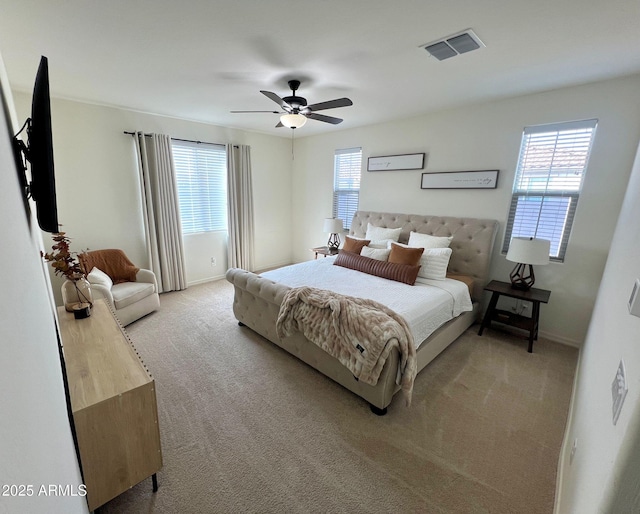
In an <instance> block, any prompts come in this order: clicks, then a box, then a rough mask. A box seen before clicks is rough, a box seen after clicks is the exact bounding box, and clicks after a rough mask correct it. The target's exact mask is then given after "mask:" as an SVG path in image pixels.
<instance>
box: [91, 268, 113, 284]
mask: <svg viewBox="0 0 640 514" xmlns="http://www.w3.org/2000/svg"><path fill="white" fill-rule="evenodd" d="M87 280H88V281H89V283H90V284H99V285H101V286H104V287H106V288H107V289H111V288H112V287H113V281H112V280H111V278H110V277H109V275H107V274H106V273H105V272H104V271H101V270H99V269H98V268H93V269H92V270H91V272H90V273H89V274H88V275H87Z"/></svg>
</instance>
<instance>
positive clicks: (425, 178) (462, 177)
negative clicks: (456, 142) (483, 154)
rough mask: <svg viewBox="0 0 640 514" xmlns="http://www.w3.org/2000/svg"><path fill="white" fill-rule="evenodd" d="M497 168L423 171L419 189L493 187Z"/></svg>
mask: <svg viewBox="0 0 640 514" xmlns="http://www.w3.org/2000/svg"><path fill="white" fill-rule="evenodd" d="M498 171H499V170H481V171H444V172H436V173H423V174H422V182H421V184H420V188H421V189H495V188H496V187H498Z"/></svg>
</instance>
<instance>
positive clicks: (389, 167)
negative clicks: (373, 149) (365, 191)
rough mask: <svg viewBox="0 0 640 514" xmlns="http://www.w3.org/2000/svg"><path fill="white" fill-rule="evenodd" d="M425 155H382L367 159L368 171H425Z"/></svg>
mask: <svg viewBox="0 0 640 514" xmlns="http://www.w3.org/2000/svg"><path fill="white" fill-rule="evenodd" d="M424 158H425V154H424V153H408V154H402V155H382V156H379V157H369V158H368V159H367V171H399V170H422V169H424Z"/></svg>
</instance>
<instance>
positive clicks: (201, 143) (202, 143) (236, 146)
mask: <svg viewBox="0 0 640 514" xmlns="http://www.w3.org/2000/svg"><path fill="white" fill-rule="evenodd" d="M124 133H125V134H129V135H130V136H135V135H136V133H135V132H127V131H126V130H125V131H124ZM144 137H151V134H145V135H144ZM171 141H183V142H185V143H197V144H199V145H216V146H224V144H223V143H208V142H207V141H194V140H193V139H179V138H177V137H172V138H171ZM233 147H234V148H239V147H238V145H233Z"/></svg>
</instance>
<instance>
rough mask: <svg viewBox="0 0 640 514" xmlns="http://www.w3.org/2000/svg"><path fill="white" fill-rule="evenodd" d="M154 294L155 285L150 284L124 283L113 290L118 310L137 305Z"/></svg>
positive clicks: (114, 301) (115, 286)
mask: <svg viewBox="0 0 640 514" xmlns="http://www.w3.org/2000/svg"><path fill="white" fill-rule="evenodd" d="M154 292H155V290H154V287H153V284H150V283H148V282H122V283H121V284H115V285H114V286H113V287H112V288H111V294H112V295H113V303H114V304H115V307H116V310H118V309H123V308H124V307H127V306H128V305H131V304H133V303H136V302H138V301H140V300H142V299H143V298H145V297H146V296H149V295H151V294H153V293H154Z"/></svg>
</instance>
